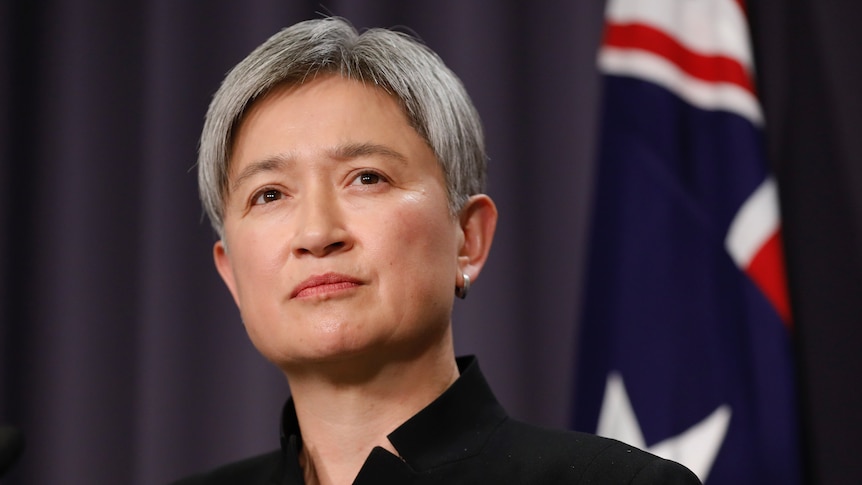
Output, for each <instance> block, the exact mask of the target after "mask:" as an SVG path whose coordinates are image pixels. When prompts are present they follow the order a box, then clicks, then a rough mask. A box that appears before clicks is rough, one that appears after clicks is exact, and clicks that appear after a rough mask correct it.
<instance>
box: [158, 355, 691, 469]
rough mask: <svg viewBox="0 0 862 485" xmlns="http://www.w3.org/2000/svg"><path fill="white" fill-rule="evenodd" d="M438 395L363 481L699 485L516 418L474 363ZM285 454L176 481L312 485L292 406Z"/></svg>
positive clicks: (668, 464)
mask: <svg viewBox="0 0 862 485" xmlns="http://www.w3.org/2000/svg"><path fill="white" fill-rule="evenodd" d="M458 367H459V369H460V370H461V376H460V377H459V378H458V380H457V381H455V383H454V384H452V386H451V387H450V388H449V389H448V390H446V392H444V393H443V394H442V395H441V396H440V397H439V398H437V399H436V400H435V401H434V402H432V403H431V404H429V405H428V406H427V407H426V408H425V409H423V410H422V411H420V412H419V413H418V414H416V415H415V416H413V417H412V418H410V419H409V420H408V421H407V422H405V423H404V424H403V425H401V426H400V427H399V428H398V429H396V430H395V431H393V432H392V433H391V434H390V435H389V440H390V442H391V443H392V445H393V446H394V447H395V449H396V450H398V453H399V454H400V455H401V456H400V457H398V456H395V455H393V454H391V453H389V452H388V451H386V450H384V449H383V448H380V447H378V448H375V449H374V450H372V451H371V454H370V455H369V456H368V459H367V460H366V461H365V464H364V465H363V466H362V469H361V470H360V471H359V474H358V475H357V477H356V481H355V482H354V483H355V484H376V485H379V484H432V483H439V484H557V483H559V484H591V485H600V484H633V485H634V484H638V485H645V484H671V485H675V484H679V485H696V484H699V483H700V481H699V480H698V479H697V477H696V476H695V475H694V474H693V473H692V472H691V471H689V470H688V469H687V468H685V467H683V466H682V465H680V464H678V463H675V462H672V461H669V460H664V459H661V458H659V457H657V456H654V455H651V454H649V453H647V452H645V451H641V450H639V449H637V448H634V447H631V446H628V445H626V444H624V443H621V442H619V441H616V440H611V439H607V438H601V437H598V436H595V435H591V434H586V433H578V432H572V431H560V430H551V429H546V428H541V427H537V426H533V425H530V424H526V423H523V422H520V421H517V420H515V419H512V418H510V417H509V416H508V415H507V414H506V412H505V411H504V410H503V408H502V407H501V406H500V404H499V403H498V402H497V399H496V398H495V397H494V394H493V393H492V392H491V389H490V388H489V387H488V384H487V382H486V381H485V378H484V376H483V375H482V372H481V371H480V370H479V364H478V362H477V361H476V359H475V358H473V357H466V358H460V359H458ZM281 441H282V449H281V450H279V451H275V452H272V453H268V454H266V455H261V456H258V457H254V458H250V459H247V460H243V461H240V462H237V463H233V464H230V465H226V466H223V467H221V468H218V469H216V470H213V471H211V472H209V473H205V474H201V475H196V476H193V477H189V478H186V479H184V480H180V481H178V482H175V485H234V484H243V485H256V484H260V485H265V484H266V485H270V484H271V485H288V484H289V485H293V484H303V483H304V481H303V478H302V470H301V469H300V467H299V461H298V458H297V457H298V451H299V450H300V449H301V443H302V440H301V436H300V435H299V425H298V423H297V421H296V412H295V410H294V408H293V401H292V400H289V401H288V402H287V404H286V405H285V408H284V412H283V414H282V440H281Z"/></svg>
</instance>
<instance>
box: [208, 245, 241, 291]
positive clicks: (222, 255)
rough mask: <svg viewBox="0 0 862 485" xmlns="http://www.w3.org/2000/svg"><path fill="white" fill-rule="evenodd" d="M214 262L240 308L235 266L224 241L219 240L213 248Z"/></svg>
mask: <svg viewBox="0 0 862 485" xmlns="http://www.w3.org/2000/svg"><path fill="white" fill-rule="evenodd" d="M213 261H214V262H215V267H216V270H218V274H219V275H220V276H221V279H222V281H224V284H225V286H227V289H228V290H229V291H230V294H231V295H232V296H233V300H234V302H235V303H236V305H237V307H239V294H238V293H237V290H236V278H235V276H234V274H233V266H231V264H230V256H229V255H228V252H227V246H226V245H225V243H224V241H222V240H218V241H216V243H215V245H214V246H213Z"/></svg>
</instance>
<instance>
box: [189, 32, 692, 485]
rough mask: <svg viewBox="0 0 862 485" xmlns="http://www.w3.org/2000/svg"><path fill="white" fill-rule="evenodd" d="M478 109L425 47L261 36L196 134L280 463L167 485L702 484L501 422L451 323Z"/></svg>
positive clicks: (477, 202) (474, 243)
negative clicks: (280, 387)
mask: <svg viewBox="0 0 862 485" xmlns="http://www.w3.org/2000/svg"><path fill="white" fill-rule="evenodd" d="M485 162H486V156H485V152H484V146H483V140H482V130H481V124H480V121H479V117H478V114H477V113H476V110H475V108H474V107H473V105H472V103H471V101H470V99H469V97H468V96H467V94H466V92H465V91H464V88H463V86H462V85H461V83H460V81H459V80H458V79H457V77H456V76H455V75H454V74H453V73H452V72H451V71H450V70H449V69H448V68H446V67H445V66H444V65H443V63H442V61H441V60H440V59H439V58H438V57H437V56H436V55H435V54H434V53H433V52H431V51H430V50H429V49H428V48H427V47H425V46H423V45H421V44H420V43H418V42H416V41H415V40H413V39H411V38H409V37H407V36H404V35H402V34H397V33H394V32H391V31H386V30H371V31H367V32H365V33H363V34H362V35H359V34H358V33H357V32H356V30H355V29H354V28H353V27H352V26H350V25H349V24H348V23H347V22H345V21H343V20H341V19H337V18H329V19H321V20H313V21H308V22H303V23H300V24H297V25H294V26H293V27H290V28H288V29H285V30H283V31H282V32H280V33H278V34H276V35H275V36H273V37H272V38H270V39H269V40H267V41H266V42H265V43H264V44H263V45H261V46H260V47H258V48H257V49H256V50H255V51H254V52H252V53H251V54H250V55H249V56H248V57H247V58H246V59H245V60H243V61H242V62H241V63H240V64H239V65H237V66H236V67H235V68H234V69H233V70H232V71H231V72H230V73H229V74H228V76H227V77H226V79H225V81H224V83H223V84H222V86H221V88H220V89H219V91H218V92H217V93H216V95H215V97H214V99H213V101H212V104H211V105H210V109H209V111H208V113H207V119H206V122H205V125H204V129H203V134H202V136H201V147H200V158H199V180H200V189H201V197H202V200H203V202H204V205H205V207H206V209H207V212H208V214H209V216H210V219H211V221H212V223H213V227H214V228H215V230H216V231H217V233H218V235H219V241H218V242H216V244H215V247H214V259H215V264H216V267H217V268H218V271H219V273H220V275H221V276H222V278H223V279H224V281H225V283H226V285H227V286H228V288H229V289H230V291H231V294H232V295H233V297H234V300H235V301H236V303H237V305H238V306H239V308H240V313H241V315H242V319H243V322H244V324H245V327H246V329H247V331H248V334H249V336H250V338H251V340H252V342H253V343H254V345H255V346H256V348H257V349H258V350H259V351H260V353H261V354H262V355H263V356H264V357H266V358H267V359H269V360H270V361H271V362H273V363H274V364H275V365H276V366H278V368H279V369H281V370H282V371H283V372H284V374H285V376H286V377H287V380H288V383H289V385H290V388H291V394H292V398H291V400H289V401H288V403H287V404H286V405H285V408H284V413H283V416H282V421H283V422H282V449H281V450H279V451H276V452H273V453H270V454H268V455H264V456H261V457H256V458H252V459H249V460H245V461H243V462H239V463H236V464H232V465H227V466H226V467H223V468H221V469H219V470H216V471H213V472H211V473H209V474H204V475H200V476H197V477H192V478H189V479H187V481H183V482H182V483H187V484H192V483H207V484H227V483H243V484H251V483H307V484H313V483H325V484H329V483H338V484H341V483H351V482H353V483H430V482H440V483H578V482H579V481H581V480H582V481H583V482H584V483H698V482H697V479H696V478H695V477H694V476H693V475H692V474H691V473H690V472H689V471H688V470H686V469H685V468H683V467H682V466H680V465H678V464H675V463H673V462H669V461H665V460H661V459H659V458H657V457H654V456H652V455H649V454H647V453H644V452H641V451H639V450H636V449H633V448H631V447H629V446H626V445H624V444H622V443H620V442H616V441H612V440H607V439H603V438H598V437H595V436H591V435H585V434H580V433H571V432H562V431H551V430H545V429H540V428H537V427H532V426H530V425H527V424H524V423H520V422H517V421H515V420H513V419H510V418H509V417H508V416H506V414H505V412H504V411H503V409H502V408H501V407H500V406H499V404H498V403H497V401H496V399H495V398H494V396H493V393H492V392H491V391H490V389H489V388H488V386H487V384H486V383H485V380H484V378H483V377H482V374H481V372H480V370H479V367H478V363H477V362H476V361H475V359H474V358H462V359H458V360H457V361H456V358H455V355H454V349H453V343H452V324H451V313H452V305H453V301H454V297H455V296H456V295H457V296H459V297H461V298H464V297H466V296H467V294H468V292H469V289H470V284H471V282H472V281H475V280H476V279H477V278H478V276H479V274H480V272H481V270H482V267H483V265H484V263H485V261H486V259H487V256H488V252H489V250H490V246H491V240H492V239H493V235H494V228H495V224H496V219H497V212H496V208H495V206H494V203H493V202H492V201H491V199H490V198H489V197H488V196H487V195H484V194H483V193H482V192H483V190H484V180H485V165H486V163H485Z"/></svg>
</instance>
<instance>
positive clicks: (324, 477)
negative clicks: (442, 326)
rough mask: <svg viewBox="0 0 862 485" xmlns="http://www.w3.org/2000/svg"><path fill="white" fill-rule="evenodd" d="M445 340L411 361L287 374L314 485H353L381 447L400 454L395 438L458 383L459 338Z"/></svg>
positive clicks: (303, 458)
mask: <svg viewBox="0 0 862 485" xmlns="http://www.w3.org/2000/svg"><path fill="white" fill-rule="evenodd" d="M445 340H446V344H445V345H442V346H439V347H438V348H434V349H430V350H427V351H425V352H422V353H420V354H419V355H413V356H411V357H410V358H405V359H398V360H389V361H386V362H380V361H369V359H361V358H357V359H355V360H351V361H341V362H338V363H335V364H333V363H328V364H325V365H324V364H321V365H320V366H308V365H306V366H303V369H302V370H301V371H298V370H297V371H294V372H290V371H286V374H287V377H288V381H289V382H290V387H291V392H292V394H293V400H294V404H295V406H296V415H297V419H298V421H299V426H300V429H301V432H302V443H303V445H302V451H301V455H300V464H301V466H302V468H303V472H304V474H305V479H306V483H309V484H316V483H319V484H324V485H325V484H336V483H338V484H340V483H352V482H353V479H354V478H355V477H356V475H357V474H358V473H359V469H360V468H362V465H363V464H364V463H365V460H366V458H367V457H368V454H369V453H370V452H371V450H372V449H373V448H374V447H376V446H380V447H383V448H384V449H386V450H388V451H390V452H391V453H393V454H395V455H398V451H397V450H396V449H395V448H394V446H393V445H392V443H390V442H389V440H388V439H387V435H388V434H389V433H391V432H392V431H394V430H395V429H396V428H397V427H398V426H400V425H401V424H402V423H404V422H405V421H407V420H408V419H410V418H411V417H412V416H413V415H415V414H416V413H417V412H419V411H420V410H422V409H423V408H424V407H425V406H427V405H428V404H430V403H431V402H432V401H433V400H435V399H436V398H437V397H439V396H440V394H442V393H443V391H445V390H446V389H447V388H448V387H449V386H450V385H451V384H452V383H453V382H454V381H455V379H457V378H458V367H457V365H456V364H455V354H454V350H453V347H452V344H451V336H448V338H447V339H445ZM375 354H377V355H380V354H381V352H376V353H375ZM383 354H385V352H383Z"/></svg>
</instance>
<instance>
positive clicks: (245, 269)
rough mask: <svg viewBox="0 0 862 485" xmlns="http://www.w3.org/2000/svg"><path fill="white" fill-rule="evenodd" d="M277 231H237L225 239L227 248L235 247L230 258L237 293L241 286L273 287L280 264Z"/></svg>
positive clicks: (280, 256)
mask: <svg viewBox="0 0 862 485" xmlns="http://www.w3.org/2000/svg"><path fill="white" fill-rule="evenodd" d="M279 240H282V238H281V236H280V235H279V234H277V233H274V232H272V231H268V230H261V231H249V230H245V231H236V232H235V237H234V238H229V240H228V244H229V246H228V250H229V251H231V250H234V249H236V250H235V251H234V254H232V255H231V256H232V258H233V261H234V269H235V271H236V273H235V274H236V277H237V286H238V289H239V290H240V294H242V293H243V291H242V290H243V288H247V289H248V290H251V291H254V292H258V291H261V290H262V289H264V288H266V287H273V288H274V286H273V282H275V281H277V280H278V277H279V274H280V272H281V270H282V268H283V261H282V259H283V254H284V251H283V244H280V243H279Z"/></svg>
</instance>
